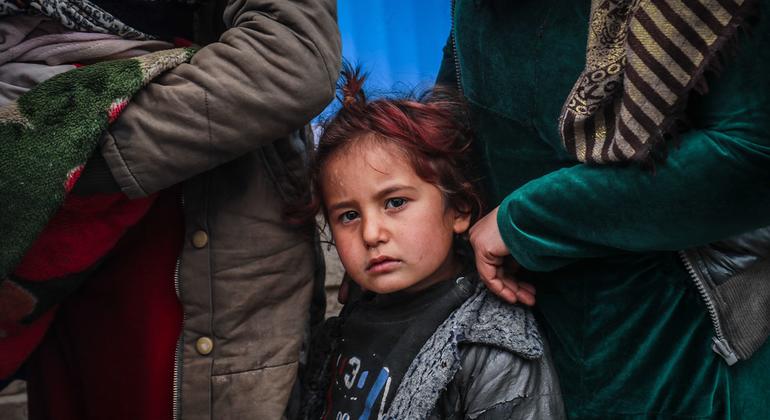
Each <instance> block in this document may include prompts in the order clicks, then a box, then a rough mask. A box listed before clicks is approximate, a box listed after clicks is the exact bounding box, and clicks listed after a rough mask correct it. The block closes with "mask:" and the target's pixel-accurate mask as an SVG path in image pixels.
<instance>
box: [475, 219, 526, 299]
mask: <svg viewBox="0 0 770 420" xmlns="http://www.w3.org/2000/svg"><path fill="white" fill-rule="evenodd" d="M470 240H471V245H472V246H473V253H474V254H475V257H476V269H477V270H478V272H479V276H480V277H481V280H482V281H483V282H484V284H486V285H487V287H488V288H489V290H491V291H492V293H494V294H496V295H497V296H499V297H500V298H502V299H503V300H505V301H507V302H509V303H517V302H521V303H523V304H525V305H528V306H532V305H534V304H535V287H534V286H532V285H531V284H529V283H524V282H520V281H518V280H516V277H515V274H516V272H517V271H518V270H519V264H518V263H516V261H514V260H513V259H512V258H511V256H510V253H509V252H508V248H506V246H505V242H503V238H502V236H501V235H500V229H499V228H498V227H497V207H495V209H494V210H492V211H491V212H489V214H487V215H486V216H484V217H483V218H482V219H481V220H479V221H478V222H476V224H475V225H473V227H471V230H470Z"/></svg>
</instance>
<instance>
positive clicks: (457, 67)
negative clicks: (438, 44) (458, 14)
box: [449, 0, 465, 97]
mask: <svg viewBox="0 0 770 420" xmlns="http://www.w3.org/2000/svg"><path fill="white" fill-rule="evenodd" d="M456 3H457V0H452V5H451V7H450V10H451V11H450V13H451V22H452V26H451V28H450V30H449V36H450V37H452V59H453V61H454V65H455V83H457V92H459V93H460V96H461V97H462V96H465V95H463V86H462V83H461V82H460V59H459V58H457V37H456V36H455V4H456Z"/></svg>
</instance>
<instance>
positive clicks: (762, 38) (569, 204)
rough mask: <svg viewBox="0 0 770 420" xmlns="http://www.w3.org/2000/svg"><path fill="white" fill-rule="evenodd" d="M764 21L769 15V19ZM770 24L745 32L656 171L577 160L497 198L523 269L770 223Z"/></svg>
mask: <svg viewBox="0 0 770 420" xmlns="http://www.w3.org/2000/svg"><path fill="white" fill-rule="evenodd" d="M763 20H766V19H763ZM767 45H770V24H768V22H762V23H760V24H758V25H757V26H756V27H755V28H753V30H752V33H751V36H750V37H748V36H741V39H740V43H739V45H738V52H737V53H736V54H734V55H733V57H732V58H730V59H728V60H727V62H726V63H725V70H724V71H723V73H722V74H721V75H719V76H716V77H709V82H710V84H711V86H710V88H711V90H710V92H709V93H708V94H706V95H704V96H697V97H695V96H694V97H693V98H691V100H690V103H689V105H688V117H689V118H690V119H691V122H692V127H693V128H692V129H690V130H689V131H686V132H685V133H683V134H682V135H681V136H680V139H679V140H680V141H679V142H678V144H677V145H672V146H670V148H669V156H668V159H667V160H666V161H665V163H662V164H658V165H656V167H655V169H654V171H653V170H650V169H642V168H639V167H637V166H624V167H620V166H589V165H584V164H579V165H576V166H572V167H568V168H564V169H561V170H558V171H555V172H552V173H549V174H547V175H546V176H543V177H541V178H538V179H534V180H532V181H530V182H529V183H527V184H525V185H523V186H522V187H520V188H519V189H517V190H515V191H513V192H512V193H511V194H510V195H508V196H507V197H506V198H505V199H504V200H503V202H502V204H501V205H500V210H499V212H498V226H499V227H500V232H501V234H502V236H503V240H504V241H505V243H506V245H507V246H508V249H509V250H510V252H511V254H512V255H513V257H514V258H515V259H516V260H517V261H518V262H519V263H520V264H521V265H522V266H524V267H526V268H528V269H531V270H537V271H548V270H553V269H556V268H559V267H562V266H564V265H566V264H569V263H571V262H574V261H576V260H578V259H585V258H595V257H604V256H612V255H619V254H623V253H631V252H647V251H659V250H679V249H684V248H687V247H691V246H695V245H699V244H704V243H708V242H712V241H715V240H719V239H723V238H726V237H729V236H732V235H735V234H739V233H742V232H745V231H749V230H752V229H754V228H759V227H762V226H766V225H770V49H769V48H767Z"/></svg>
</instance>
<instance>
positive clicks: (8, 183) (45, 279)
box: [0, 49, 194, 378]
mask: <svg viewBox="0 0 770 420" xmlns="http://www.w3.org/2000/svg"><path fill="white" fill-rule="evenodd" d="M193 53H194V51H193V50H191V49H173V50H165V51H160V52H156V53H152V54H148V55H144V56H140V57H136V58H131V59H125V60H116V61H106V62H102V63H97V64H93V65H89V66H85V67H81V68H78V69H75V70H72V71H69V72H66V73H62V74H59V75H57V76H54V77H53V78H51V79H48V80H46V81H45V82H43V83H41V84H39V85H38V86H36V87H34V88H33V89H31V90H29V91H28V92H27V93H25V94H24V95H22V96H21V97H20V98H19V99H18V100H17V101H16V102H13V103H11V104H9V105H7V106H4V107H2V108H0V197H2V200H0V232H2V235H0V354H3V358H2V359H0V378H2V377H4V376H7V375H9V374H11V373H13V371H14V370H15V369H16V368H17V367H18V364H19V363H20V361H21V360H23V358H24V357H25V356H26V353H28V352H29V351H31V349H32V348H34V345H36V343H37V340H39V339H40V337H42V334H43V333H44V332H45V327H46V326H47V324H48V323H49V322H50V320H51V316H52V315H51V310H52V309H53V308H55V306H56V304H57V303H59V302H61V301H62V300H63V298H65V297H66V295H67V294H69V293H70V292H71V291H73V290H74V289H75V288H77V286H79V284H80V283H81V282H82V280H83V279H84V277H85V274H87V272H88V271H89V270H90V269H92V268H93V267H94V266H95V264H96V263H97V262H98V261H99V260H100V259H101V257H103V256H104V255H105V254H106V253H107V252H108V251H109V249H110V248H111V247H112V246H114V245H115V243H116V242H117V240H118V239H119V237H120V236H121V235H122V233H123V232H124V231H125V229H127V228H128V227H129V226H130V225H132V224H133V223H135V222H136V221H137V220H138V218H140V217H141V216H142V215H143V214H144V212H146V210H147V209H148V208H149V204H151V200H133V201H131V200H126V199H125V197H124V196H122V194H118V195H116V196H107V197H97V198H96V200H93V199H89V198H86V197H77V196H72V195H68V193H69V191H70V190H71V189H72V187H73V186H74V185H75V182H76V181H77V179H78V176H79V175H80V173H81V171H82V169H83V166H84V164H85V162H86V161H87V159H88V157H89V156H90V155H91V154H92V153H93V152H94V150H95V149H96V146H97V142H98V140H99V138H100V137H101V135H102V133H103V131H104V130H105V129H106V128H107V126H108V125H109V123H111V122H112V121H114V120H115V119H117V118H118V116H119V114H120V112H121V110H122V109H123V108H124V107H125V106H126V104H127V103H128V102H129V100H130V99H131V97H132V96H133V95H134V94H136V93H137V92H138V91H140V90H141V89H142V87H143V86H145V85H146V84H147V83H148V82H149V81H151V80H152V79H154V78H155V77H157V76H158V75H160V74H161V73H163V72H164V71H166V70H168V69H171V68H174V67H175V66H177V65H179V64H181V63H184V62H187V61H189V59H190V58H191V57H192V55H193ZM63 203H64V204H65V205H64V206H62V204H63ZM89 206H91V207H92V208H89ZM96 215H100V216H103V217H104V219H101V220H94V218H95V216H96ZM78 218H80V220H79V219H78ZM78 222H81V223H78ZM82 222H87V223H82ZM78 226H88V229H78V228H77V227H78ZM80 245H82V246H80ZM25 352H26V353H25ZM6 356H8V357H6Z"/></svg>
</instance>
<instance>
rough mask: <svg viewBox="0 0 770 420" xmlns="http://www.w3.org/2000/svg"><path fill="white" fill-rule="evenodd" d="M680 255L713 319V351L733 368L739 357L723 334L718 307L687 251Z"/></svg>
mask: <svg viewBox="0 0 770 420" xmlns="http://www.w3.org/2000/svg"><path fill="white" fill-rule="evenodd" d="M678 254H679V257H680V258H681V260H682V263H684V266H685V268H686V269H687V273H689V274H690V278H691V279H692V281H693V283H695V287H696V289H698V294H699V295H700V297H701V300H702V301H703V303H704V304H705V305H706V310H707V311H708V314H709V318H711V325H712V326H713V327H714V337H712V338H711V340H712V341H713V343H712V344H711V349H712V350H714V352H715V353H716V354H718V355H720V356H722V358H723V359H725V362H727V365H728V366H732V365H734V364H735V363H737V362H738V356H737V355H736V354H735V351H733V349H732V348H731V347H730V344H729V343H728V342H727V339H725V336H724V334H723V332H722V322H721V321H720V320H719V313H717V309H716V306H714V301H713V300H712V299H711V296H709V294H708V291H707V290H706V285H705V284H704V282H703V279H701V277H700V276H699V275H698V273H697V272H696V271H695V267H693V265H692V263H691V262H690V260H689V259H688V258H687V253H686V252H685V251H679V252H678Z"/></svg>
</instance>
